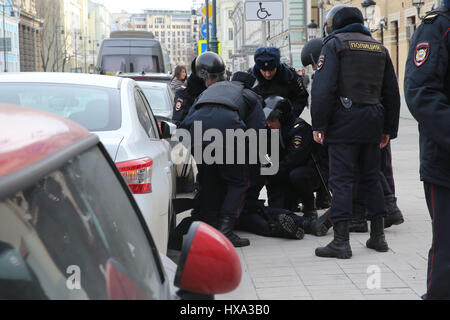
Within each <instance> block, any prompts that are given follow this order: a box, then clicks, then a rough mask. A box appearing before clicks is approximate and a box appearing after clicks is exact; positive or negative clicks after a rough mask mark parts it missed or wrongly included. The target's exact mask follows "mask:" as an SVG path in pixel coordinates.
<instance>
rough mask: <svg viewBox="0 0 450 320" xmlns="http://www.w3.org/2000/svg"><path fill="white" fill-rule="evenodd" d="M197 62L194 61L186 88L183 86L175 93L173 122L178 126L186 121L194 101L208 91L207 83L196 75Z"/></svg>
mask: <svg viewBox="0 0 450 320" xmlns="http://www.w3.org/2000/svg"><path fill="white" fill-rule="evenodd" d="M195 60H196V59H194V60H193V61H192V64H191V70H192V73H191V75H190V76H189V78H188V79H187V83H186V86H184V85H183V86H181V88H179V89H177V90H176V91H175V98H174V104H173V116H172V121H173V122H174V123H175V124H176V125H179V124H180V123H181V122H182V121H183V120H184V118H185V117H186V115H187V114H188V113H189V110H190V108H191V106H192V105H193V104H194V101H195V100H196V99H197V97H198V96H199V95H200V94H201V93H202V92H203V91H205V89H206V86H205V82H204V81H203V80H202V79H201V78H199V77H198V76H197V75H196V73H195Z"/></svg>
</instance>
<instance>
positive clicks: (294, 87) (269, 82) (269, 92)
mask: <svg viewBox="0 0 450 320" xmlns="http://www.w3.org/2000/svg"><path fill="white" fill-rule="evenodd" d="M254 58H255V66H254V67H253V69H252V70H251V72H252V73H253V75H254V76H255V77H256V79H257V80H258V84H257V85H256V86H255V88H254V90H255V92H256V93H257V94H259V95H260V96H261V97H262V98H263V99H266V98H268V97H270V96H281V97H283V98H285V99H289V100H290V101H291V103H292V106H293V111H292V113H293V116H294V117H295V118H297V117H298V116H300V114H301V113H302V112H303V109H305V107H306V106H307V105H308V97H309V94H308V92H307V91H306V87H305V86H304V84H303V80H302V77H301V76H299V75H298V74H297V73H296V72H295V69H293V68H289V67H288V66H287V65H286V64H284V63H280V50H279V49H278V48H275V47H261V48H259V49H258V50H256V52H255V56H254Z"/></svg>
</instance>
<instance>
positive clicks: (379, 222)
mask: <svg viewBox="0 0 450 320" xmlns="http://www.w3.org/2000/svg"><path fill="white" fill-rule="evenodd" d="M366 246H367V248H369V249H374V250H376V251H378V252H386V251H388V250H389V247H388V244H387V242H386V239H385V237H384V218H383V217H380V218H375V219H372V220H371V221H370V238H369V240H367V242H366Z"/></svg>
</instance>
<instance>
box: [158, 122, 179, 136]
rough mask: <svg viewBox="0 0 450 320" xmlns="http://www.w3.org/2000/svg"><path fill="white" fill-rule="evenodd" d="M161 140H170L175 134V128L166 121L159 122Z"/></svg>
mask: <svg viewBox="0 0 450 320" xmlns="http://www.w3.org/2000/svg"><path fill="white" fill-rule="evenodd" d="M159 129H160V133H161V139H170V138H171V137H172V135H173V134H174V133H175V130H176V129H177V126H176V125H174V124H173V123H170V122H167V121H160V125H159Z"/></svg>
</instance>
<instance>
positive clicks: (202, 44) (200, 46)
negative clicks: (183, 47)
mask: <svg viewBox="0 0 450 320" xmlns="http://www.w3.org/2000/svg"><path fill="white" fill-rule="evenodd" d="M218 47H219V52H218V55H219V56H220V55H222V50H221V45H220V41H219V45H218ZM206 51H208V48H207V43H206V40H198V55H201V54H202V53H203V52H206Z"/></svg>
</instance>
